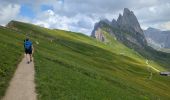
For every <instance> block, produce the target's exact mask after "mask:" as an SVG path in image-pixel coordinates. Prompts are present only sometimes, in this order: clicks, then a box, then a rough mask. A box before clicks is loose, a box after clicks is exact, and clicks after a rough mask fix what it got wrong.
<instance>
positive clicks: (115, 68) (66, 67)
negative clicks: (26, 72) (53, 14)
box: [14, 22, 170, 100]
mask: <svg viewBox="0 0 170 100" xmlns="http://www.w3.org/2000/svg"><path fill="white" fill-rule="evenodd" d="M14 26H15V27H16V28H18V29H19V30H20V31H21V33H29V32H31V33H30V34H29V36H30V37H31V39H32V41H33V43H34V47H35V54H34V61H35V70H36V75H35V81H36V90H37V93H38V99H39V100H159V99H160V100H169V99H170V91H169V90H170V87H169V84H170V77H162V76H159V74H158V73H156V72H155V71H154V70H153V71H152V72H153V77H152V79H151V80H149V79H148V77H149V76H150V70H148V67H147V65H146V64H145V61H146V59H145V58H144V57H142V56H141V55H139V54H138V53H137V52H135V51H134V50H131V49H129V48H127V47H126V46H125V45H123V44H121V43H120V42H118V41H116V40H115V39H114V38H109V35H108V34H107V33H105V35H108V36H107V38H108V40H109V42H108V43H102V42H100V41H97V40H95V39H93V38H91V37H88V36H85V35H82V34H79V33H73V32H67V31H61V30H50V29H46V28H42V27H38V26H35V25H31V24H25V23H20V22H14ZM35 42H39V44H36V43H35ZM122 52H123V53H125V54H123V55H122V54H120V53H122ZM150 64H151V65H152V66H154V67H157V68H158V69H159V70H166V69H165V68H163V67H162V66H160V64H158V63H156V62H154V61H151V62H150Z"/></svg>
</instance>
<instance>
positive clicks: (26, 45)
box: [24, 41, 32, 50]
mask: <svg viewBox="0 0 170 100" xmlns="http://www.w3.org/2000/svg"><path fill="white" fill-rule="evenodd" d="M31 46H32V43H31V42H30V41H25V43H24V47H25V49H27V50H28V49H31Z"/></svg>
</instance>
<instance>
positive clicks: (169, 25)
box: [160, 21, 170, 30]
mask: <svg viewBox="0 0 170 100" xmlns="http://www.w3.org/2000/svg"><path fill="white" fill-rule="evenodd" d="M160 27H161V28H162V29H164V30H170V21H169V22H165V23H163V24H161V25H160Z"/></svg>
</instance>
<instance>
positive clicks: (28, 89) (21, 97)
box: [2, 57, 36, 100]
mask: <svg viewBox="0 0 170 100" xmlns="http://www.w3.org/2000/svg"><path fill="white" fill-rule="evenodd" d="M34 74H35V72H34V63H33V62H31V63H30V64H27V60H26V57H24V58H23V60H22V61H21V62H20V64H19V65H18V68H17V70H16V72H15V74H14V76H13V78H12V80H11V82H10V85H9V87H8V89H7V92H6V95H5V96H4V98H3V99H2V100H36V92H35V83H34Z"/></svg>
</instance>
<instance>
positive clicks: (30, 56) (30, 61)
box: [30, 54, 32, 62]
mask: <svg viewBox="0 0 170 100" xmlns="http://www.w3.org/2000/svg"><path fill="white" fill-rule="evenodd" d="M31 61H32V54H30V62H31Z"/></svg>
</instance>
